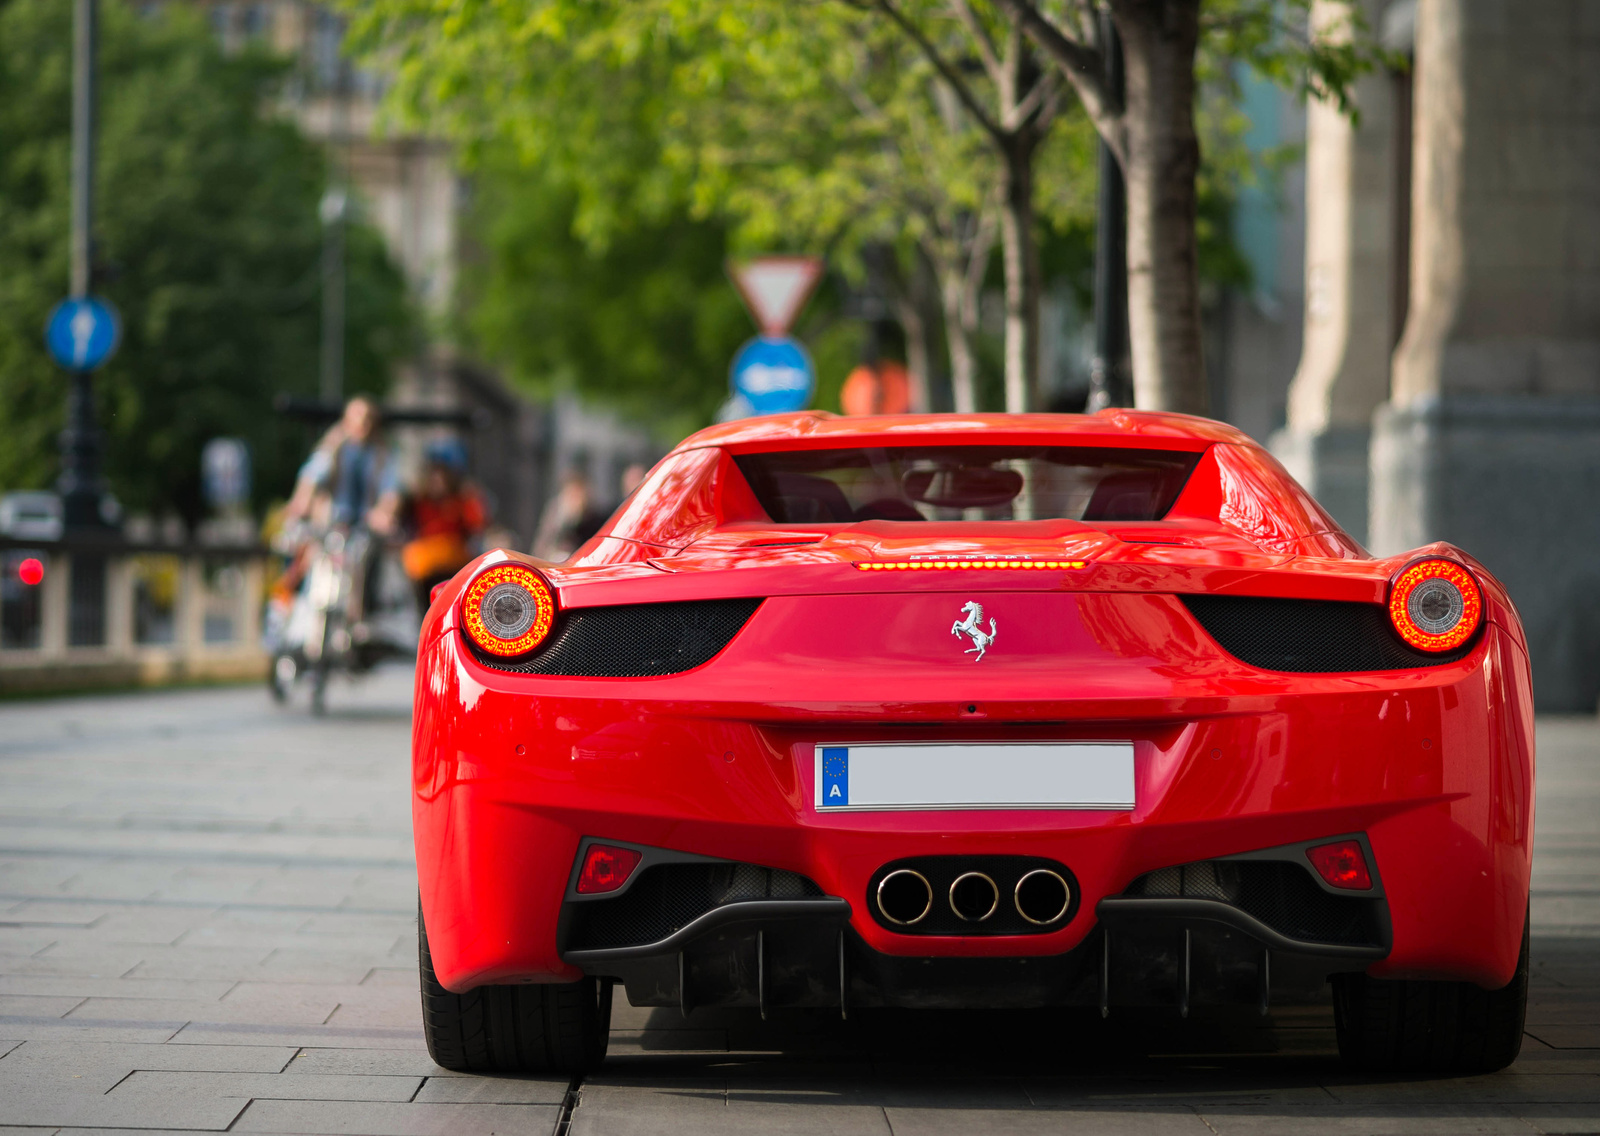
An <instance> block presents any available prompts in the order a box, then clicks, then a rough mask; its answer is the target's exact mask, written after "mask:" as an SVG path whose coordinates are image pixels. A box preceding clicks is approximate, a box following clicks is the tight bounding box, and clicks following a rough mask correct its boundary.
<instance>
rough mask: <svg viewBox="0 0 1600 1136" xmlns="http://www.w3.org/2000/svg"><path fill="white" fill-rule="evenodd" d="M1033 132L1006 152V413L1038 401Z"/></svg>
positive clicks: (1003, 224) (1033, 406)
mask: <svg viewBox="0 0 1600 1136" xmlns="http://www.w3.org/2000/svg"><path fill="white" fill-rule="evenodd" d="M1033 151H1034V138H1033V136H1032V132H1031V131H1024V132H1022V133H1021V134H1019V135H1014V136H1013V137H1012V140H1011V145H1010V146H1009V147H1008V148H1007V152H1006V154H1005V174H1004V178H1005V184H1004V187H1003V188H1004V195H1003V198H1002V203H1001V210H1000V244H1001V251H1002V252H1003V254H1004V258H1005V277H1006V347H1005V351H1006V411H1007V413H1010V414H1021V413H1023V412H1025V411H1028V410H1033V409H1036V408H1037V407H1038V405H1039V291H1040V286H1041V285H1040V269H1039V249H1038V245H1037V244H1036V242H1035V241H1034V233H1033Z"/></svg>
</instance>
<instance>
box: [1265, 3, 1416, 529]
mask: <svg viewBox="0 0 1600 1136" xmlns="http://www.w3.org/2000/svg"><path fill="white" fill-rule="evenodd" d="M1360 7H1361V9H1362V14H1363V15H1364V16H1365V18H1366V21H1367V23H1368V25H1369V26H1371V27H1373V28H1377V27H1379V26H1381V24H1382V16H1383V10H1384V8H1385V7H1386V3H1385V0H1365V2H1364V3H1362V4H1361V5H1360ZM1347 13H1348V9H1347V8H1346V7H1345V5H1344V4H1342V3H1331V2H1329V0H1318V2H1317V3H1316V5H1315V6H1314V7H1313V9H1312V20H1313V21H1314V22H1315V23H1316V24H1317V25H1318V26H1320V27H1323V28H1324V29H1329V28H1330V25H1332V26H1333V27H1337V26H1338V24H1336V23H1335V21H1343V20H1345V18H1346V16H1347ZM1392 83H1393V79H1392V77H1391V76H1390V75H1389V74H1387V73H1386V72H1378V73H1376V74H1368V75H1365V76H1363V77H1362V78H1361V79H1360V80H1358V81H1357V83H1356V85H1355V90H1354V92H1353V94H1354V100H1353V101H1354V103H1355V106H1356V108H1357V110H1358V111H1359V113H1360V121H1359V124H1358V123H1357V122H1356V121H1353V120H1352V119H1351V117H1350V116H1348V115H1345V114H1343V113H1341V112H1340V110H1339V108H1338V106H1337V105H1334V104H1332V103H1327V102H1320V101H1312V102H1311V104H1310V105H1309V107H1308V108H1307V113H1306V309H1305V340H1304V344H1303V346H1302V348H1301V353H1300V366H1299V368H1298V369H1297V370H1296V371H1295V376H1294V381H1293V382H1292V383H1291V384H1290V386H1289V405H1288V422H1287V425H1286V426H1285V427H1284V428H1283V429H1282V430H1279V431H1278V432H1277V433H1276V434H1274V435H1273V438H1272V441H1271V445H1272V450H1273V452H1274V453H1276V454H1277V455H1278V457H1279V459H1280V460H1282V461H1283V463H1284V465H1286V466H1287V467H1288V468H1289V471H1290V472H1291V473H1293V474H1294V476H1295V477H1296V478H1297V479H1298V480H1299V481H1300V483H1301V484H1302V485H1304V486H1305V487H1306V488H1307V489H1309V490H1310V491H1311V493H1312V495H1313V496H1315V497H1316V498H1317V500H1318V501H1320V502H1321V503H1322V505H1323V507H1324V508H1326V509H1327V510H1328V511H1329V512H1330V513H1332V514H1333V516H1334V519H1335V520H1337V521H1338V522H1339V523H1340V524H1341V525H1343V526H1344V527H1345V528H1346V529H1347V530H1348V531H1349V532H1350V534H1351V535H1352V536H1354V537H1355V538H1356V539H1357V540H1359V541H1362V542H1365V541H1366V539H1367V493H1368V487H1367V464H1368V462H1367V444H1368V438H1369V436H1370V431H1371V423H1372V413H1373V411H1374V410H1375V409H1376V408H1377V407H1378V404H1379V403H1381V402H1383V401H1384V399H1386V398H1387V397H1388V395H1389V352H1390V349H1391V348H1392V347H1393V345H1394V338H1395V333H1396V329H1395V328H1394V326H1393V323H1394V319H1393V315H1392V310H1393V300H1392V295H1391V292H1392V286H1393V280H1394V265H1393V252H1392V249H1393V232H1392V231H1393V227H1394V226H1393V216H1394V180H1395V179H1394V177H1393V173H1394V161H1395V157H1394V145H1395V141H1394V126H1395V122H1394V94H1393V91H1392V89H1391V87H1392Z"/></svg>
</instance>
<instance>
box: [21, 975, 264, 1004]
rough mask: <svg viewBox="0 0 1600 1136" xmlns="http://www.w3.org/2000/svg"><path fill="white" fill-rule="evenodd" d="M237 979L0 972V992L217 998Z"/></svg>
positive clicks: (111, 996) (124, 996)
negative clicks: (207, 980) (179, 978)
mask: <svg viewBox="0 0 1600 1136" xmlns="http://www.w3.org/2000/svg"><path fill="white" fill-rule="evenodd" d="M236 985H237V983H234V982H229V981H213V982H196V981H181V980H178V979H148V978H146V979H141V978H114V977H106V976H84V975H71V976H64V975H55V974H15V973H13V974H0V994H30V995H41V994H46V995H56V996H59V997H68V996H73V995H75V996H77V997H78V998H187V999H207V1000H210V1001H215V1000H216V999H219V998H221V997H222V996H223V995H224V994H226V993H227V992H228V991H229V990H231V989H233V987H234V986H236Z"/></svg>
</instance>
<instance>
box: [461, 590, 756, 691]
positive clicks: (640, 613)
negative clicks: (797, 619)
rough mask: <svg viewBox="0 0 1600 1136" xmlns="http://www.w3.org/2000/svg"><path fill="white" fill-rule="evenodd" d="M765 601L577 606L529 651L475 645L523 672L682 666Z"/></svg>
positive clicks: (587, 673)
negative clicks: (513, 656)
mask: <svg viewBox="0 0 1600 1136" xmlns="http://www.w3.org/2000/svg"><path fill="white" fill-rule="evenodd" d="M760 606H761V600H759V599H737V600H696V601H693V602H689V603H655V604H619V605H617V606H615V607H584V608H577V609H575V610H573V611H569V612H565V613H563V614H562V615H561V616H559V617H558V622H557V624H556V630H555V634H554V635H553V636H551V639H550V642H549V643H547V644H545V646H543V647H541V648H540V649H539V650H538V651H536V652H535V653H534V654H532V655H530V656H529V657H528V658H526V659H518V660H515V661H507V660H505V659H496V658H493V657H491V656H489V655H485V654H483V653H482V652H475V653H476V654H477V657H478V661H479V662H481V663H483V664H484V665H485V666H489V667H493V668H495V669H496V670H501V671H516V672H518V673H520V674H542V675H574V676H580V677H584V678H645V677H648V676H651V675H670V674H679V673H681V672H683V671H687V670H692V669H693V668H695V667H698V666H699V665H700V664H701V663H704V662H708V661H710V660H711V659H712V658H713V657H715V656H716V654H717V653H718V652H719V651H721V650H722V649H723V648H724V647H726V646H727V645H728V643H729V642H730V641H732V639H733V637H734V636H735V635H737V634H738V633H739V629H740V628H742V627H743V626H744V625H745V624H746V623H747V622H749V619H750V617H751V616H752V615H754V614H755V611H756V608H758V607H760Z"/></svg>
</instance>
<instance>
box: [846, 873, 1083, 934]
mask: <svg viewBox="0 0 1600 1136" xmlns="http://www.w3.org/2000/svg"><path fill="white" fill-rule="evenodd" d="M875 898H876V900H877V904H878V911H879V912H880V913H881V914H882V915H883V917H884V918H885V919H887V920H888V921H889V922H890V923H896V924H899V925H900V926H902V927H911V926H915V925H916V924H918V923H921V922H922V921H923V920H924V919H926V918H927V917H928V915H929V914H930V913H931V912H932V911H933V885H932V884H930V883H929V882H928V877H927V876H924V875H923V874H922V873H921V872H918V871H913V870H912V869H910V868H901V869H899V870H898V871H894V872H890V873H889V874H888V875H886V876H884V877H883V879H882V880H880V881H879V883H878V894H877V896H876V897H875ZM947 899H948V902H949V904H950V910H951V911H952V912H954V913H955V916H956V918H957V919H960V920H961V921H962V922H963V923H983V922H985V921H986V920H988V919H990V918H992V917H993V916H994V913H995V912H996V911H998V910H1000V888H999V885H997V884H996V883H995V882H994V879H993V878H992V877H990V876H988V875H986V874H985V873H983V872H963V873H961V875H959V876H957V877H956V878H955V881H954V882H953V883H951V885H950V890H949V893H948V896H947ZM1011 902H1012V904H1013V905H1014V906H1015V907H1016V910H1017V914H1018V915H1020V916H1022V918H1024V919H1026V920H1027V921H1028V922H1029V923H1032V924H1034V925H1036V926H1040V927H1046V926H1049V925H1050V924H1052V923H1055V922H1056V921H1058V920H1059V919H1060V918H1061V917H1062V916H1063V915H1065V914H1066V913H1067V909H1068V908H1069V907H1071V906H1072V888H1071V887H1070V886H1069V885H1068V884H1067V881H1066V879H1065V878H1063V877H1062V875H1061V874H1060V873H1059V872H1052V871H1051V870H1050V869H1049V868H1035V869H1034V870H1033V871H1031V872H1028V873H1026V874H1025V875H1023V876H1022V878H1020V879H1019V880H1017V885H1016V887H1014V888H1012V889H1011Z"/></svg>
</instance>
